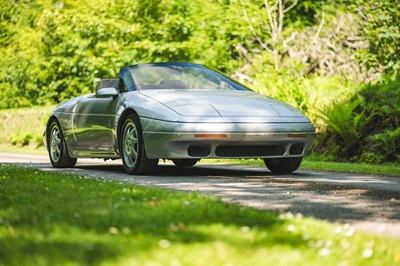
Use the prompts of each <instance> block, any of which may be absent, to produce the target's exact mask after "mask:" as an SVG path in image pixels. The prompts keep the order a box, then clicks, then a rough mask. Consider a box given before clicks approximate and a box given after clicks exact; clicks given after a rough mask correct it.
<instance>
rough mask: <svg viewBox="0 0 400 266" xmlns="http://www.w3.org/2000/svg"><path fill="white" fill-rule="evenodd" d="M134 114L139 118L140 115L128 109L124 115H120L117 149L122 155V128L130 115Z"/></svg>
mask: <svg viewBox="0 0 400 266" xmlns="http://www.w3.org/2000/svg"><path fill="white" fill-rule="evenodd" d="M131 114H134V115H136V116H137V117H138V118H139V115H138V113H137V112H136V111H135V110H134V109H133V108H126V109H125V110H124V111H123V112H122V114H121V115H120V117H119V119H118V122H117V149H118V153H119V154H121V151H120V149H121V141H120V140H121V134H122V126H123V125H124V121H125V118H126V117H128V115H131Z"/></svg>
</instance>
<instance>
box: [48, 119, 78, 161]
mask: <svg viewBox="0 0 400 266" xmlns="http://www.w3.org/2000/svg"><path fill="white" fill-rule="evenodd" d="M47 134H48V136H49V137H48V139H47V147H48V151H49V157H50V162H51V164H52V165H53V167H56V168H63V167H66V168H67V167H74V166H75V164H76V158H71V157H69V155H68V152H67V144H66V143H65V139H64V136H63V134H62V131H61V127H60V125H59V123H58V122H57V120H53V121H52V122H51V124H50V127H49V129H48V132H47Z"/></svg>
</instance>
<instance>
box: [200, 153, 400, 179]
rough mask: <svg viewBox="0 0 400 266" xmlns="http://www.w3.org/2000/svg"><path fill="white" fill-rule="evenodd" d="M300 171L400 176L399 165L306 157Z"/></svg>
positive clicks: (235, 161) (241, 161)
mask: <svg viewBox="0 0 400 266" xmlns="http://www.w3.org/2000/svg"><path fill="white" fill-rule="evenodd" d="M202 162H210V163H225V164H238V165H254V166H265V165H264V162H263V161H262V160H261V159H228V160H222V159H210V160H202ZM300 169H307V170H316V171H332V172H347V173H358V174H380V175H393V176H400V165H399V164H397V163H383V164H367V163H344V162H329V161H322V160H319V159H315V158H313V157H306V158H305V159H304V160H303V162H302V163H301V165H300Z"/></svg>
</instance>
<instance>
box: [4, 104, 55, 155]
mask: <svg viewBox="0 0 400 266" xmlns="http://www.w3.org/2000/svg"><path fill="white" fill-rule="evenodd" d="M52 108H53V106H35V107H31V108H19V109H4V110H0V145H1V149H2V151H3V152H13V151H14V150H21V151H20V152H19V153H21V152H23V153H34V154H38V153H42V152H43V151H44V148H43V137H42V135H43V130H44V128H45V126H46V122H47V119H48V117H49V114H50V112H51V110H52Z"/></svg>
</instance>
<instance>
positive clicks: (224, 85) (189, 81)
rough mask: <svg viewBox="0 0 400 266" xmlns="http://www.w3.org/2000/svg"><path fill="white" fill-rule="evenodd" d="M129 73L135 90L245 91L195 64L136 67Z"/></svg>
mask: <svg viewBox="0 0 400 266" xmlns="http://www.w3.org/2000/svg"><path fill="white" fill-rule="evenodd" d="M129 72H130V74H131V77H132V79H133V83H134V86H135V87H136V89H137V90H154V89H174V90H175V89H177V90H178V89H202V90H247V89H246V88H245V87H244V86H243V85H240V84H238V83H236V82H234V81H233V80H231V79H230V78H228V77H226V76H225V75H223V74H221V73H218V72H216V71H214V70H212V69H209V68H207V67H204V66H202V65H196V64H184V63H175V64H174V63H166V64H147V65H137V66H134V67H131V68H129Z"/></svg>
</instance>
